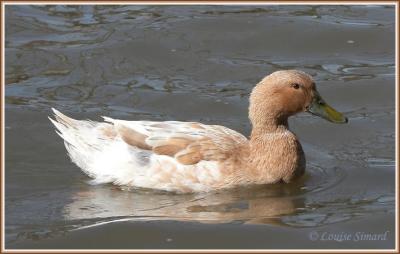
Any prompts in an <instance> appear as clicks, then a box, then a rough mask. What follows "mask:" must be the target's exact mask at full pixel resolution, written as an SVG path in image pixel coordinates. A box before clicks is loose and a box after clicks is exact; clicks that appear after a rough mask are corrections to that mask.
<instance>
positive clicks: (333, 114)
mask: <svg viewBox="0 0 400 254" xmlns="http://www.w3.org/2000/svg"><path fill="white" fill-rule="evenodd" d="M307 112H309V113H311V114H313V115H316V116H319V117H322V118H324V119H326V120H328V121H329V122H332V123H347V122H348V119H347V117H345V116H344V115H343V114H342V113H340V112H338V111H336V110H335V109H334V108H332V107H331V106H329V105H328V104H327V103H326V102H325V101H324V100H323V99H322V98H321V96H320V95H319V94H318V93H317V94H316V95H315V97H314V100H313V102H312V103H311V105H310V106H308V107H307Z"/></svg>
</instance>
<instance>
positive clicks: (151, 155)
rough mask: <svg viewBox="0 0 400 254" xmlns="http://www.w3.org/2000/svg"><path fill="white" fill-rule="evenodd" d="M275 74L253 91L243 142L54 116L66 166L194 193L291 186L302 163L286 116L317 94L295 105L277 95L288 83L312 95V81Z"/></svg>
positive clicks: (177, 129)
mask: <svg viewBox="0 0 400 254" xmlns="http://www.w3.org/2000/svg"><path fill="white" fill-rule="evenodd" d="M274 74H275V76H274ZM274 74H271V75H270V76H267V77H266V78H265V79H263V80H262V81H261V82H260V83H259V84H258V85H257V86H256V87H255V89H254V90H253V92H252V95H251V98H250V108H249V112H250V113H249V116H250V120H251V122H252V125H253V130H252V133H251V137H250V139H247V138H246V137H244V136H243V135H241V134H240V133H238V132H236V131H234V130H231V129H229V128H226V127H223V126H219V125H205V124H201V123H195V122H177V121H167V122H150V121H124V120H115V119H111V118H107V117H105V118H104V119H105V121H106V122H92V121H79V120H74V119H71V118H69V117H67V116H65V115H63V114H61V113H60V112H58V111H57V110H54V113H55V117H56V119H55V120H56V121H54V120H52V122H53V123H54V124H55V126H56V127H57V129H58V131H59V134H60V136H61V137H62V138H63V139H64V141H65V145H66V148H67V150H68V153H69V155H70V157H71V159H72V161H73V162H74V163H75V164H77V165H78V166H79V167H80V168H81V169H82V170H83V171H84V172H85V173H86V174H88V175H89V176H90V177H92V178H94V182H97V183H108V182H111V183H114V184H116V185H123V186H130V187H141V188H152V189H159V190H165V191H174V192H199V191H210V190H218V189H224V188H232V187H236V186H240V185H249V184H269V183H276V182H279V181H284V182H290V181H292V180H293V179H295V178H297V177H298V176H301V175H302V174H303V173H304V170H305V157H304V153H303V150H302V148H301V145H300V143H299V141H298V140H297V138H296V136H295V135H294V134H293V133H292V132H290V131H289V129H288V126H287V117H289V116H290V115H293V114H295V113H297V112H299V111H303V110H304V109H305V108H306V107H307V106H309V105H310V104H311V102H312V101H313V100H315V97H316V96H317V95H318V94H317V92H316V90H315V89H314V90H315V94H317V95H314V94H313V93H312V92H307V90H306V89H305V91H304V93H302V95H301V98H300V99H299V98H297V97H296V95H294V96H293V95H290V93H292V92H293V91H290V90H287V91H286V90H284V89H287V88H286V86H284V84H286V83H287V82H289V84H292V83H293V82H296V83H295V84H296V85H297V84H298V83H303V84H304V85H303V86H304V87H306V88H307V87H311V89H310V90H312V86H313V82H312V79H311V77H309V76H308V75H306V74H304V73H302V72H298V71H291V72H290V71H285V73H284V74H286V75H287V76H283V77H282V76H279V75H276V73H274ZM283 78H286V81H287V82H286V81H285V79H283ZM293 79H294V80H293ZM274 82H275V83H277V82H278V83H279V82H280V83H282V82H283V83H284V84H281V85H279V86H274V85H273V84H274ZM289 88H290V87H289ZM296 90H298V88H296ZM280 94H283V95H284V96H280ZM288 96H289V97H288ZM318 96H319V95H318ZM268 97H270V98H269V100H268ZM294 99H295V100H294ZM296 99H298V100H296ZM282 100H283V101H282ZM284 100H287V101H284ZM299 100H300V101H299ZM283 103H284V104H283Z"/></svg>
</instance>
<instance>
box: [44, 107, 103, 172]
mask: <svg viewBox="0 0 400 254" xmlns="http://www.w3.org/2000/svg"><path fill="white" fill-rule="evenodd" d="M52 110H53V112H54V119H53V118H51V117H49V119H50V121H51V122H52V123H53V124H54V126H55V127H56V129H57V131H56V132H57V134H58V135H59V136H60V137H61V138H62V139H63V140H64V144H65V147H66V149H67V151H68V154H69V156H70V158H71V160H72V161H73V162H74V163H75V164H77V165H78V166H79V167H80V168H82V169H83V170H84V171H85V172H86V173H88V174H89V175H90V173H89V172H88V167H89V164H90V163H91V162H92V161H93V156H92V155H93V154H94V153H93V151H95V150H98V149H99V145H100V144H99V143H100V142H101V139H99V138H98V137H97V135H96V132H95V127H96V126H98V125H99V124H102V123H96V122H92V121H87V120H75V119H72V118H70V117H68V116H66V115H64V114H62V113H61V112H60V111H58V110H56V109H54V108H52ZM103 124H104V123H103Z"/></svg>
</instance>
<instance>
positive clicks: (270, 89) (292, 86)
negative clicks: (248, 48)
mask: <svg viewBox="0 0 400 254" xmlns="http://www.w3.org/2000/svg"><path fill="white" fill-rule="evenodd" d="M299 112H309V113H311V114H313V115H317V116H320V117H322V118H324V119H326V120H328V121H330V122H333V123H347V121H348V120H347V118H346V117H345V116H344V115H343V114H342V113H339V112H338V111H336V110H335V109H333V108H332V107H331V106H329V105H328V104H327V103H326V102H325V101H324V100H323V99H322V97H321V96H320V94H319V93H318V91H317V88H316V86H315V82H314V81H313V79H312V77H311V76H310V75H308V74H306V73H304V72H302V71H298V70H283V71H276V72H274V73H272V74H270V75H268V76H266V77H265V78H264V79H263V80H261V82H260V83H258V84H257V86H256V87H255V88H254V89H253V91H252V93H251V95H250V108H249V116H250V120H251V121H252V123H253V125H266V124H285V123H286V122H287V118H288V117H289V116H292V115H295V114H297V113H299Z"/></svg>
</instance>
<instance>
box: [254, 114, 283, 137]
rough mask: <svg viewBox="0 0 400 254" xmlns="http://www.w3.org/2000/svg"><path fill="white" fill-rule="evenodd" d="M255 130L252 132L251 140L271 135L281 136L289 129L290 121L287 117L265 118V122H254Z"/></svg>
mask: <svg viewBox="0 0 400 254" xmlns="http://www.w3.org/2000/svg"><path fill="white" fill-rule="evenodd" d="M252 125H253V129H252V131H251V138H250V141H251V140H253V138H256V137H259V136H263V135H266V134H267V135H271V134H281V133H284V132H286V131H288V129H289V124H288V119H287V117H281V118H278V117H271V118H265V119H264V121H263V122H252Z"/></svg>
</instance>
